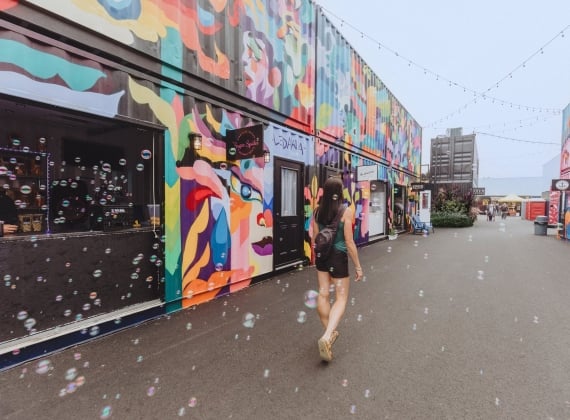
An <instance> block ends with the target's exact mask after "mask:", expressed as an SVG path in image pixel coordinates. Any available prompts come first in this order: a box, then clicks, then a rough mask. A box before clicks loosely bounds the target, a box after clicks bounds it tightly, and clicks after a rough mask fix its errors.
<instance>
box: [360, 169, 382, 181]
mask: <svg viewBox="0 0 570 420" xmlns="http://www.w3.org/2000/svg"><path fill="white" fill-rule="evenodd" d="M377 179H378V165H366V166H358V167H357V168H356V180H357V181H358V182H360V181H375V180H377Z"/></svg>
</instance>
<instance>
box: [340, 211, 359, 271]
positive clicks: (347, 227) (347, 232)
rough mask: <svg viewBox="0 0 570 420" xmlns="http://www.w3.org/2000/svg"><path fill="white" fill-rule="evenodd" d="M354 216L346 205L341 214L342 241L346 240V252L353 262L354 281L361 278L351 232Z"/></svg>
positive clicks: (356, 251)
mask: <svg viewBox="0 0 570 420" xmlns="http://www.w3.org/2000/svg"><path fill="white" fill-rule="evenodd" d="M353 218H354V212H353V211H352V209H351V208H350V207H348V208H347V209H346V210H345V211H344V214H343V215H342V221H343V222H344V241H345V242H346V250H347V253H348V255H349V257H350V259H351V260H352V262H353V263H354V270H355V271H356V279H355V280H356V281H359V280H362V277H363V272H362V266H361V265H360V259H359V258H358V250H357V248H356V244H355V243H354V233H353V232H352V220H353Z"/></svg>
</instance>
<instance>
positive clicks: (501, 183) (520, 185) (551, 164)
mask: <svg viewBox="0 0 570 420" xmlns="http://www.w3.org/2000/svg"><path fill="white" fill-rule="evenodd" d="M559 165H560V154H558V155H556V156H554V157H553V158H552V159H550V160H549V161H547V162H546V163H544V164H543V165H542V176H533V177H512V178H481V180H480V182H479V184H480V186H481V187H484V188H485V195H487V196H492V197H503V196H505V195H509V194H516V195H518V196H520V197H541V196H542V197H543V198H548V194H546V196H545V192H548V191H549V190H550V185H551V184H552V180H553V179H556V178H558V177H559V176H558V174H559V167H560V166H559Z"/></svg>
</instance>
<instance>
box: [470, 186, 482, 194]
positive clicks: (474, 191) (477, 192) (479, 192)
mask: <svg viewBox="0 0 570 420" xmlns="http://www.w3.org/2000/svg"><path fill="white" fill-rule="evenodd" d="M472 191H473V195H485V187H476V188H473V190H472Z"/></svg>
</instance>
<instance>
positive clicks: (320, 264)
mask: <svg viewBox="0 0 570 420" xmlns="http://www.w3.org/2000/svg"><path fill="white" fill-rule="evenodd" d="M316 262H317V264H316V265H317V270H319V271H326V272H328V273H329V274H330V275H331V277H332V278H334V279H342V278H344V277H348V255H347V254H346V252H344V251H339V250H338V249H336V248H334V247H333V249H332V250H331V254H330V255H329V257H328V258H327V259H326V260H325V261H319V260H318V259H317V261H316Z"/></svg>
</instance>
